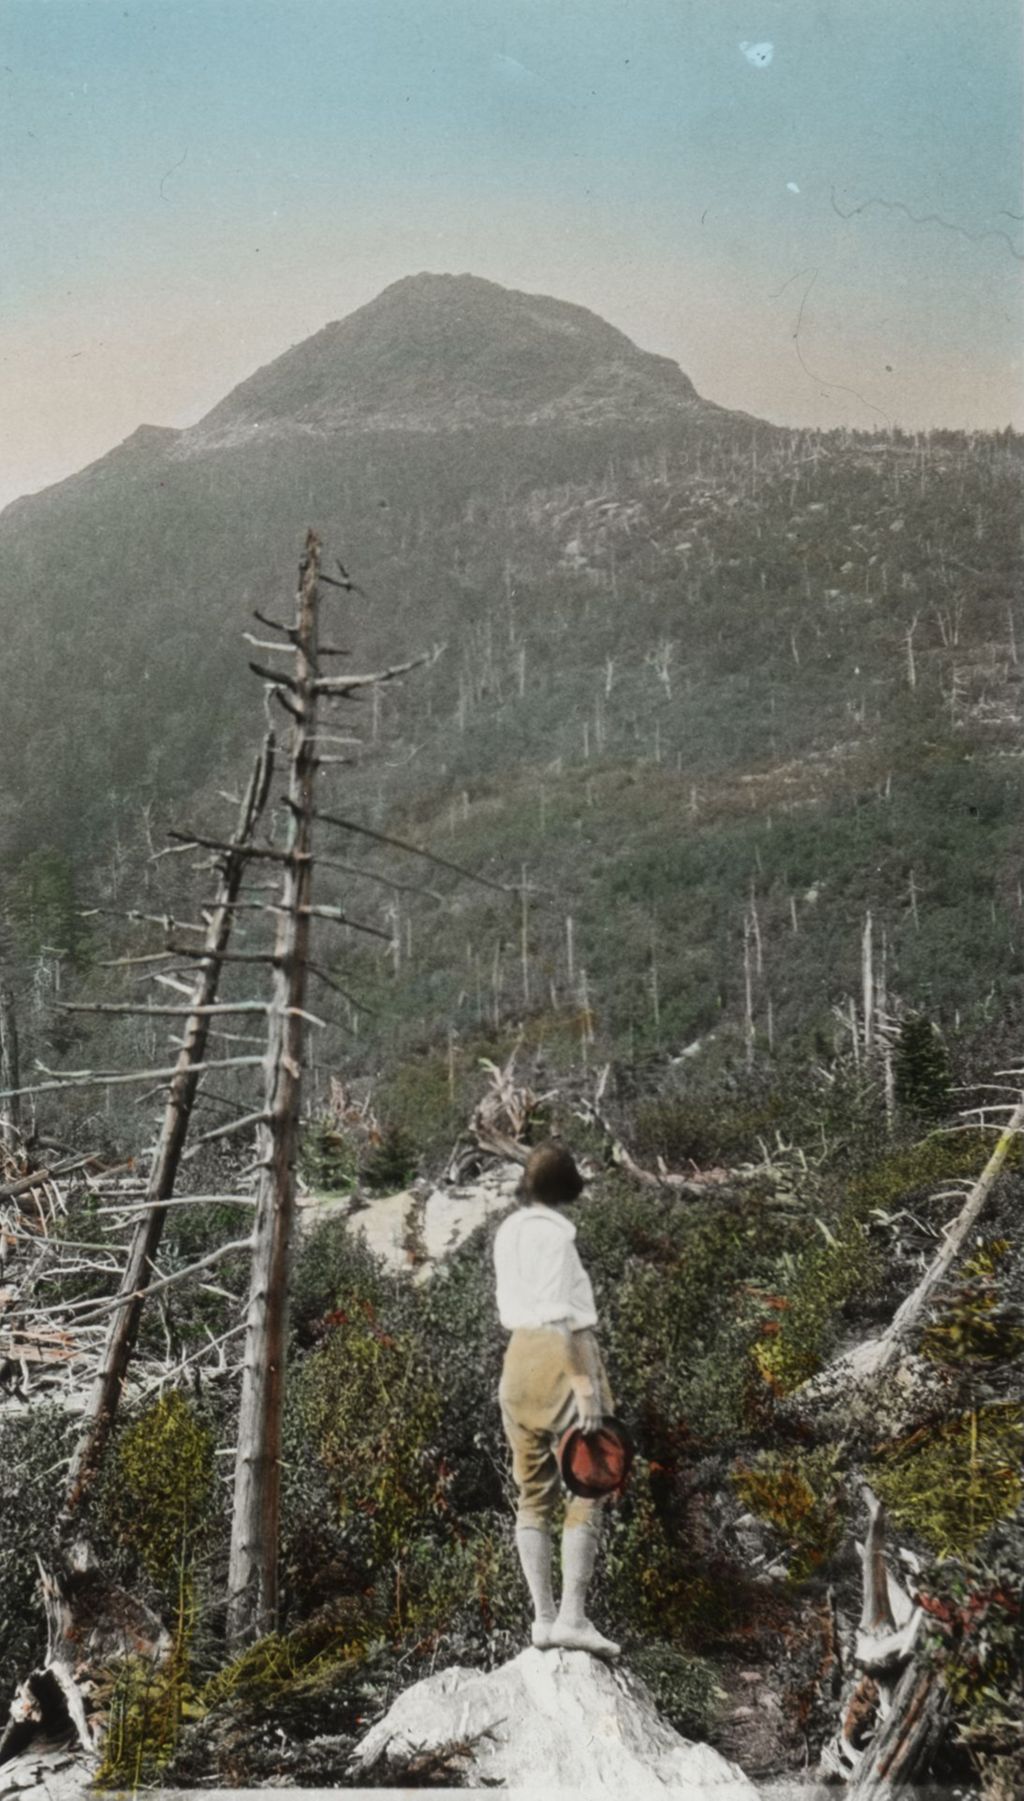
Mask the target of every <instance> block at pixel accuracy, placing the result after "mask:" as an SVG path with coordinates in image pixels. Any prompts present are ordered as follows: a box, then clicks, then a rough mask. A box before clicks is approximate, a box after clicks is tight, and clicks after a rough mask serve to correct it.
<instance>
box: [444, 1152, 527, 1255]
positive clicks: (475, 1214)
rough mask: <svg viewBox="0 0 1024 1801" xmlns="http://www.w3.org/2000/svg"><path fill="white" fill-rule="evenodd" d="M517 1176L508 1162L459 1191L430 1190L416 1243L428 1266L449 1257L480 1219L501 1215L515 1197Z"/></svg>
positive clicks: (516, 1168)
mask: <svg viewBox="0 0 1024 1801" xmlns="http://www.w3.org/2000/svg"><path fill="white" fill-rule="evenodd" d="M521 1175H522V1170H521V1169H520V1168H519V1165H518V1164H517V1163H508V1164H503V1165H502V1167H501V1168H500V1169H497V1170H494V1171H491V1172H489V1173H488V1174H487V1175H485V1176H481V1177H480V1180H479V1181H478V1182H471V1183H466V1184H465V1185H464V1186H462V1187H459V1188H454V1187H453V1188H432V1189H431V1190H430V1192H429V1194H428V1195H427V1198H426V1202H425V1204H424V1206H423V1214H422V1220H421V1223H420V1242H421V1244H422V1246H423V1249H424V1250H425V1251H426V1254H427V1262H428V1264H434V1263H439V1262H440V1261H441V1259H442V1258H443V1257H450V1256H451V1254H452V1252H453V1251H456V1250H458V1248H459V1246H460V1244H465V1242H466V1239H467V1238H469V1237H470V1236H471V1234H472V1233H473V1232H475V1231H476V1229H477V1226H479V1225H480V1223H481V1222H482V1221H483V1220H485V1219H490V1217H491V1215H492V1214H494V1213H503V1212H504V1210H505V1208H506V1207H508V1206H509V1204H510V1203H511V1201H512V1200H513V1198H514V1196H515V1191H516V1187H517V1185H518V1182H519V1178H520V1176H521Z"/></svg>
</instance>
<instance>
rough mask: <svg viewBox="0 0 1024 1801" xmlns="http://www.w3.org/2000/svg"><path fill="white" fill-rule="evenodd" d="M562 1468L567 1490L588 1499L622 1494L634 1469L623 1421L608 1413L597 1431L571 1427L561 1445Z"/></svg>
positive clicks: (595, 1499) (559, 1457)
mask: <svg viewBox="0 0 1024 1801" xmlns="http://www.w3.org/2000/svg"><path fill="white" fill-rule="evenodd" d="M558 1467H559V1469H560V1470H561V1472H562V1481H563V1482H564V1483H565V1486H566V1488H568V1489H570V1490H571V1492H572V1493H573V1494H574V1495H582V1496H583V1497H584V1499H585V1500H588V1501H597V1500H600V1499H601V1497H602V1496H604V1495H621V1493H622V1491H623V1489H624V1488H625V1486H626V1483H627V1482H628V1481H629V1472H630V1470H631V1469H632V1467H633V1443H632V1440H631V1439H630V1436H629V1433H628V1432H627V1431H626V1428H625V1426H624V1425H623V1424H622V1421H621V1420H617V1419H615V1418H614V1417H613V1416H612V1415H611V1414H610V1413H606V1414H605V1416H604V1419H603V1420H602V1421H601V1424H600V1425H599V1426H598V1428H597V1431H596V1432H587V1433H583V1432H581V1431H580V1428H579V1426H570V1427H569V1430H568V1432H563V1434H562V1437H561V1438H560V1440H559V1443H558Z"/></svg>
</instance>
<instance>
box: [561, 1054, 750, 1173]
mask: <svg viewBox="0 0 1024 1801" xmlns="http://www.w3.org/2000/svg"><path fill="white" fill-rule="evenodd" d="M610 1070H611V1065H610V1064H608V1063H606V1064H605V1066H604V1068H603V1069H602V1071H601V1073H600V1075H599V1076H598V1079H597V1084H596V1087H595V1090H594V1098H593V1100H589V1099H587V1098H584V1099H583V1100H582V1101H581V1102H580V1104H579V1106H578V1107H577V1109H576V1111H577V1114H578V1116H579V1118H580V1119H583V1120H585V1121H586V1123H587V1124H588V1125H592V1126H596V1127H597V1128H598V1130H599V1131H600V1132H601V1133H602V1135H603V1137H604V1141H605V1152H606V1155H607V1157H608V1160H609V1162H610V1163H613V1164H614V1165H615V1166H616V1168H618V1169H622V1170H624V1171H625V1172H626V1174H627V1175H628V1176H631V1177H632V1178H633V1180H634V1181H635V1182H639V1183H641V1184H642V1186H643V1187H644V1188H658V1189H661V1190H662V1191H663V1192H664V1191H665V1190H670V1191H671V1192H672V1193H673V1194H682V1195H687V1196H689V1197H690V1198H692V1199H694V1200H696V1199H699V1198H700V1197H701V1196H702V1195H706V1194H707V1192H708V1190H709V1189H710V1188H721V1187H722V1186H723V1184H727V1183H732V1182H735V1179H736V1178H735V1175H734V1173H732V1172H730V1171H729V1170H725V1169H709V1170H702V1171H699V1172H697V1173H695V1174H693V1175H690V1176H684V1175H679V1174H677V1173H676V1172H674V1171H673V1170H670V1169H666V1168H665V1167H664V1166H662V1167H660V1168H659V1169H657V1170H653V1169H643V1168H642V1167H641V1166H640V1164H639V1163H638V1162H637V1161H636V1158H635V1157H633V1156H632V1155H631V1153H630V1152H629V1151H628V1150H627V1148H626V1146H625V1145H624V1144H623V1143H622V1140H621V1139H620V1138H619V1137H618V1136H617V1134H616V1133H615V1131H614V1128H613V1127H612V1126H611V1124H610V1123H609V1121H608V1118H607V1116H606V1115H605V1114H604V1112H603V1111H602V1104H603V1101H604V1093H605V1089H606V1087H607V1085H608V1076H609V1073H610Z"/></svg>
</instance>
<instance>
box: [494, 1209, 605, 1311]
mask: <svg viewBox="0 0 1024 1801" xmlns="http://www.w3.org/2000/svg"><path fill="white" fill-rule="evenodd" d="M575 1241H576V1227H575V1226H574V1225H573V1223H572V1221H571V1220H569V1219H566V1217H565V1215H564V1213H559V1212H558V1210H557V1208H554V1207H546V1206H544V1204H543V1203H542V1202H540V1201H533V1202H531V1204H530V1205H529V1206H527V1207H520V1208H518V1209H517V1211H516V1212H515V1213H510V1214H509V1216H508V1218H507V1219H504V1220H502V1222H501V1225H500V1226H499V1227H498V1230H497V1232H496V1233H495V1236H494V1268H495V1274H496V1276H497V1293H498V1317H499V1318H500V1320H501V1323H502V1325H503V1326H504V1327H506V1329H507V1330H508V1331H510V1332H512V1331H515V1329H516V1327H518V1326H550V1325H554V1324H556V1323H559V1322H561V1321H563V1320H564V1321H565V1322H566V1323H567V1324H568V1325H569V1326H570V1327H571V1328H572V1330H573V1331H578V1330H580V1328H581V1327H583V1326H596V1325H597V1310H596V1308H595V1306H594V1291H593V1289H592V1288H591V1285H590V1277H589V1276H588V1275H587V1272H586V1270H585V1269H584V1267H583V1264H582V1262H581V1261H580V1254H579V1252H578V1250H577V1249H576V1242H575Z"/></svg>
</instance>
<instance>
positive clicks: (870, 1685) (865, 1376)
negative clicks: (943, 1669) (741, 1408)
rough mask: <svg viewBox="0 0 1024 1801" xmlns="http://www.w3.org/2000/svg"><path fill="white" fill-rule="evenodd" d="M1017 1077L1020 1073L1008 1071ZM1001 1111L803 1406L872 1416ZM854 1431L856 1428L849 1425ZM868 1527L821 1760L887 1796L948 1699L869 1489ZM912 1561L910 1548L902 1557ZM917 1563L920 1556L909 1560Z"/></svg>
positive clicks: (968, 1202)
mask: <svg viewBox="0 0 1024 1801" xmlns="http://www.w3.org/2000/svg"><path fill="white" fill-rule="evenodd" d="M1000 1073H1002V1074H1004V1075H1009V1076H1013V1077H1014V1078H1019V1077H1020V1076H1021V1074H1022V1073H1024V1072H1022V1071H1021V1070H1007V1071H1002V1072H1000ZM1016 1093H1017V1099H1016V1101H1014V1102H1013V1103H1008V1104H1006V1105H1005V1106H1003V1107H1002V1108H998V1107H993V1106H992V1105H991V1104H988V1105H986V1106H983V1107H980V1108H975V1109H972V1110H971V1112H970V1114H969V1116H968V1117H969V1118H970V1117H972V1116H977V1118H978V1119H979V1120H980V1121H981V1123H983V1124H987V1125H991V1124H992V1123H993V1122H992V1119H991V1115H992V1114H993V1112H995V1113H999V1112H1002V1113H1003V1114H1006V1115H1008V1117H1007V1118H1006V1122H1005V1124H1003V1125H1001V1126H1000V1128H999V1136H998V1139H997V1142H996V1144H995V1146H994V1147H993V1150H992V1152H991V1155H990V1156H989V1158H988V1160H987V1162H986V1164H985V1167H984V1169H983V1170H982V1171H981V1174H980V1175H979V1176H978V1177H977V1178H976V1179H975V1180H974V1181H972V1182H969V1183H967V1184H966V1186H965V1189H961V1190H960V1191H952V1192H953V1193H954V1194H956V1198H959V1199H960V1200H961V1201H962V1205H961V1208H960V1211H959V1213H958V1214H957V1215H956V1216H955V1218H954V1219H953V1220H952V1221H951V1223H950V1224H949V1226H948V1227H947V1229H946V1231H945V1233H944V1234H943V1240H942V1245H941V1248H940V1249H939V1250H938V1251H937V1253H936V1255H935V1256H934V1257H933V1259H932V1261H931V1262H930V1263H929V1265H928V1267H927V1268H926V1269H925V1271H924V1274H923V1275H922V1277H921V1279H920V1281H919V1282H918V1283H917V1285H916V1287H915V1288H914V1289H913V1290H912V1291H911V1293H910V1294H908V1295H907V1296H906V1298H905V1300H904V1301H903V1302H902V1303H901V1305H900V1306H899V1308H898V1309H897V1311H896V1313H895V1314H894V1315H893V1318H892V1320H891V1321H890V1323H889V1325H888V1326H887V1327H886V1329H885V1331H884V1332H882V1333H881V1334H880V1335H879V1336H878V1337H877V1338H873V1339H870V1340H868V1341H867V1342H866V1343H864V1344H861V1345H858V1346H857V1347H856V1349H855V1350H854V1351H852V1352H850V1353H847V1354H846V1355H845V1356H843V1357H841V1358H839V1359H838V1360H837V1361H836V1362H834V1363H833V1364H831V1365H830V1366H829V1367H828V1368H827V1369H826V1370H824V1371H822V1372H821V1373H820V1374H819V1375H817V1376H815V1377H812V1378H811V1379H810V1381H809V1382H807V1383H805V1384H804V1385H803V1386H802V1387H801V1388H800V1389H797V1390H796V1391H795V1394H794V1396H793V1400H794V1402H795V1403H796V1406H797V1407H798V1408H800V1407H801V1406H804V1407H811V1408H813V1407H814V1406H815V1405H816V1404H817V1403H820V1402H823V1403H824V1404H825V1406H826V1407H828V1408H832V1409H834V1408H835V1407H836V1406H837V1404H839V1405H842V1406H843V1407H844V1408H845V1409H846V1410H847V1417H848V1419H849V1420H850V1421H852V1419H853V1417H854V1416H853V1413H852V1411H850V1409H851V1404H853V1403H856V1406H857V1408H858V1410H859V1416H860V1417H861V1418H865V1419H866V1418H869V1417H870V1411H871V1408H872V1406H873V1404H874V1402H875V1400H876V1398H877V1395H878V1391H879V1384H880V1383H881V1382H882V1381H883V1379H884V1378H885V1376H886V1375H887V1374H888V1373H889V1372H890V1371H891V1370H892V1368H893V1366H894V1365H896V1364H897V1363H898V1362H899V1361H900V1360H901V1359H902V1358H905V1357H906V1355H907V1353H908V1351H909V1349H910V1346H911V1342H912V1340H913V1338H914V1336H915V1335H916V1333H917V1332H918V1331H919V1329H920V1328H921V1326H922V1325H923V1323H924V1320H925V1316H926V1314H927V1309H928V1306H929V1303H930V1302H931V1301H932V1299H933V1297H934V1296H935V1294H936V1292H937V1290H938V1289H939V1287H940V1284H941V1283H942V1281H943V1279H944V1278H945V1276H946V1275H947V1274H948V1272H949V1270H950V1269H951V1268H952V1266H953V1264H954V1263H955V1262H956V1260H957V1258H958V1257H959V1256H960V1254H961V1252H962V1251H963V1249H964V1247H965V1245H966V1244H967V1242H968V1240H969V1238H970V1236H971V1234H972V1232H973V1230H974V1228H975V1226H976V1225H977V1222H978V1220H979V1218H980V1216H981V1213H982V1211H983V1209H984V1207H985V1205H986V1203H987V1201H988V1200H989V1198H990V1196H991V1194H992V1191H993V1189H994V1187H995V1185H996V1183H997V1181H998V1179H999V1177H1000V1175H1001V1174H1002V1172H1003V1170H1004V1168H1005V1166H1006V1162H1007V1158H1008V1156H1009V1153H1010V1151H1011V1149H1012V1147H1013V1145H1014V1144H1015V1142H1016V1140H1017V1139H1018V1138H1019V1137H1020V1136H1021V1134H1022V1133H1024V1095H1022V1094H1021V1093H1020V1091H1019V1089H1018V1090H1016ZM850 1429H852V1427H851V1428H850ZM864 1494H865V1498H866V1501H867V1506H868V1530H867V1535H866V1539H865V1543H864V1547H863V1551H862V1554H861V1555H862V1562H863V1572H864V1574H863V1594H864V1600H863V1609H862V1613H861V1620H860V1627H859V1630H858V1632H857V1637H856V1644H855V1647H854V1651H853V1659H852V1662H853V1680H852V1682H851V1684H850V1685H849V1686H848V1691H847V1693H846V1695H845V1698H844V1702H843V1706H842V1709H841V1720H840V1726H839V1730H838V1731H837V1733H836V1734H835V1736H834V1738H833V1739H832V1741H831V1742H830V1744H829V1745H828V1746H826V1748H825V1752H824V1754H823V1757H822V1768H823V1771H824V1772H825V1773H826V1774H828V1775H831V1776H841V1777H843V1778H844V1779H845V1780H846V1781H847V1782H848V1785H849V1786H848V1788H847V1790H846V1793H847V1794H848V1795H849V1796H850V1797H851V1801H883V1797H891V1796H893V1795H895V1794H897V1793H898V1792H899V1791H901V1790H903V1789H906V1788H907V1787H908V1786H909V1785H911V1784H912V1783H914V1782H915V1781H916V1780H918V1778H920V1777H922V1776H924V1775H926V1774H927V1772H928V1769H929V1766H930V1764H931V1762H932V1759H933V1758H934V1757H935V1755H936V1754H937V1752H938V1751H939V1750H940V1748H941V1745H942V1742H943V1739H944V1737H945V1734H946V1731H947V1723H948V1716H949V1711H950V1696H949V1693H948V1690H947V1689H946V1687H945V1685H944V1683H943V1681H942V1677H941V1674H940V1672H939V1671H938V1670H937V1669H936V1668H935V1667H933V1666H932V1665H931V1664H930V1663H929V1662H928V1661H927V1660H924V1659H922V1658H921V1657H920V1655H919V1654H918V1642H919V1637H920V1633H921V1630H922V1627H923V1625H924V1623H925V1611H924V1607H923V1605H922V1599H921V1597H920V1595H919V1594H918V1593H917V1592H916V1589H915V1586H914V1581H913V1579H910V1580H908V1581H907V1582H906V1583H904V1582H903V1581H901V1580H900V1579H899V1578H898V1577H897V1576H896V1575H895V1574H894V1573H893V1571H892V1569H891V1568H890V1567H889V1566H888V1565H887V1563H886V1558H885V1512H884V1509H883V1507H882V1506H881V1503H880V1502H879V1501H878V1500H877V1498H876V1497H875V1496H874V1494H873V1493H872V1492H871V1490H870V1489H869V1488H868V1487H867V1486H866V1485H864ZM904 1555H905V1556H907V1557H909V1553H906V1554H904ZM910 1561H911V1563H912V1564H913V1562H914V1560H913V1559H911V1560H910Z"/></svg>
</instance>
